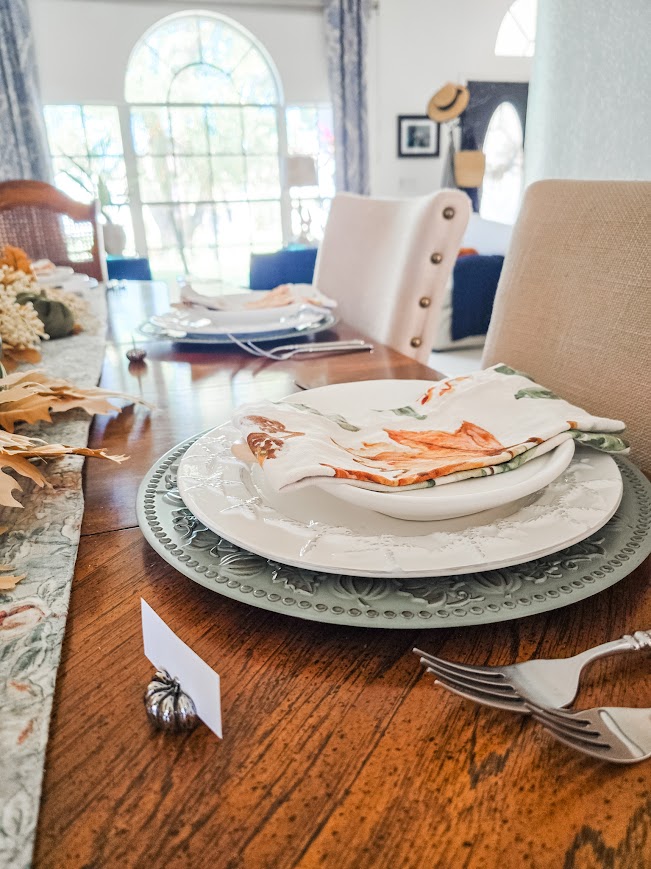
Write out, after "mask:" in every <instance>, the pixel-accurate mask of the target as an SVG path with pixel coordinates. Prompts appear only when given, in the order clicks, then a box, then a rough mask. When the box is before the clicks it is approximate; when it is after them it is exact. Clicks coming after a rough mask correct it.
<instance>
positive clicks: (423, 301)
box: [418, 296, 432, 308]
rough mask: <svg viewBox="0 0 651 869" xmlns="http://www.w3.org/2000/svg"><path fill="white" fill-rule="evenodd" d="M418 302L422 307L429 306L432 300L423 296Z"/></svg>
mask: <svg viewBox="0 0 651 869" xmlns="http://www.w3.org/2000/svg"><path fill="white" fill-rule="evenodd" d="M418 304H419V305H420V306H421V308H429V306H430V305H431V304H432V300H431V299H428V298H427V296H423V298H422V299H421V300H420V301H419V303H418Z"/></svg>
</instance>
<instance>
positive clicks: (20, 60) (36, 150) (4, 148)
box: [0, 0, 64, 181]
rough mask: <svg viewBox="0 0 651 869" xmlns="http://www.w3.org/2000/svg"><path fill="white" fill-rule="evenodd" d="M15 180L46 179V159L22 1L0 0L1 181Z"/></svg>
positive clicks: (35, 76)
mask: <svg viewBox="0 0 651 869" xmlns="http://www.w3.org/2000/svg"><path fill="white" fill-rule="evenodd" d="M62 62H64V61H62ZM18 178H32V179H36V180H40V181H49V180H50V157H49V154H48V149H47V144H46V138H45V126H44V123H43V114H42V111H41V102H40V98H39V92H38V80H37V75H36V60H35V57H34V44H33V42H32V28H31V23H30V20H29V12H28V10H27V0H0V181H9V180H12V179H18Z"/></svg>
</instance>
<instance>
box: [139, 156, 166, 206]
mask: <svg viewBox="0 0 651 869" xmlns="http://www.w3.org/2000/svg"><path fill="white" fill-rule="evenodd" d="M174 178H175V172H174V160H173V158H172V157H141V158H140V159H139V160H138V179H139V181H140V198H141V199H142V201H143V202H172V201H173V199H174V188H173V184H174Z"/></svg>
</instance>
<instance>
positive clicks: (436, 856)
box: [34, 284, 651, 869]
mask: <svg viewBox="0 0 651 869" xmlns="http://www.w3.org/2000/svg"><path fill="white" fill-rule="evenodd" d="M109 302H110V313H111V323H112V327H111V333H110V343H109V346H108V348H107V354H106V365H105V368H104V373H103V376H102V385H105V386H111V387H116V388H117V387H118V386H119V387H120V388H121V389H124V390H125V391H128V392H131V393H134V394H139V395H141V396H142V397H143V398H145V399H146V400H148V401H150V402H152V403H153V404H155V409H154V410H153V411H152V412H151V413H148V412H146V411H145V410H143V408H134V409H128V410H126V411H125V412H124V413H122V414H121V415H120V416H102V417H97V418H96V419H95V421H94V424H93V428H92V433H91V446H93V447H98V446H106V447H108V448H109V449H110V450H111V451H116V452H124V453H127V454H129V455H130V456H131V459H130V461H129V462H126V463H125V464H123V465H121V466H119V467H116V468H113V467H111V468H107V466H106V465H105V464H104V463H101V462H88V463H87V467H86V476H85V486H84V489H85V496H86V510H85V516H84V524H83V528H82V538H81V543H80V548H79V555H78V560H77V565H76V572H75V579H74V582H73V586H72V598H71V606H70V614H69V618H68V625H67V632H66V638H65V641H64V645H63V654H62V662H61V667H60V670H59V674H58V680H57V688H56V696H55V702H54V712H53V717H52V723H51V729H50V740H49V744H48V752H47V763H46V770H45V780H44V789H43V799H42V807H41V813H40V818H39V827H38V834H37V845H36V852H35V858H34V863H35V866H37V867H43V869H44V867H56V869H72V867H80V869H81V867H85V869H91V867H92V869H96V867H193V869H194V867H198V869H203V867H211V869H212V867H215V869H221V867H223V869H236V867H243V869H262V867H265V869H267V867H268V869H289V867H299V866H300V867H336V869H345V867H351V869H352V867H355V869H367V867H368V869H371V867H373V869H375V867H377V869H384V867H386V869H403V867H405V869H412V867H413V869H433V867H444V869H447V867H455V869H456V867H472V869H475V867H477V869H479V867H550V869H551V867H553V869H574V867H577V869H596V867H608V869H611V867H626V869H629V867H631V869H637V867H640V869H643V867H644V869H646V867H649V866H651V762H647V763H641V764H636V765H632V766H629V767H626V766H615V765H608V764H606V763H603V762H599V761H596V760H592V759H590V758H588V757H585V756H583V755H580V754H578V753H575V752H573V751H572V750H570V749H568V748H565V747H564V746H562V745H560V744H559V743H557V742H555V741H553V740H552V739H551V738H550V737H549V735H548V734H547V733H546V732H544V731H543V730H541V729H540V727H538V726H537V725H536V724H534V723H532V722H531V721H529V720H528V719H526V718H524V717H521V716H515V715H512V714H509V713H506V712H504V713H502V712H498V711H494V710H490V709H487V708H480V707H477V706H475V705H473V704H471V703H468V702H466V701H464V700H462V699H460V698H457V697H455V696H452V695H450V694H448V693H446V692H444V691H443V690H442V689H440V688H439V687H438V686H436V685H435V684H434V682H433V679H432V677H431V676H428V675H426V674H425V673H424V672H423V670H422V669H421V667H420V666H419V662H418V659H417V657H416V656H415V655H414V654H413V653H412V651H411V650H412V648H413V647H414V646H419V647H421V648H423V649H426V650H428V651H431V652H434V653H436V654H440V655H442V656H445V657H448V658H451V659H457V660H460V661H465V662H471V663H477V664H505V663H511V662H514V661H516V660H523V659H527V658H529V657H532V656H545V657H556V656H566V655H571V654H574V653H576V652H578V651H580V650H582V649H584V648H587V647H588V646H591V645H595V644H596V643H598V642H601V641H605V640H607V639H612V638H615V637H618V636H620V635H621V634H623V633H627V632H629V631H631V630H634V629H639V628H649V627H651V593H650V591H649V579H650V572H649V563H648V562H647V563H646V564H645V565H642V566H641V567H640V568H638V569H637V571H635V572H634V573H633V574H632V575H631V576H629V577H628V578H627V579H625V580H623V581H622V582H620V583H619V584H617V585H615V586H614V587H612V588H611V589H609V590H608V591H606V592H604V593H602V594H599V595H596V596H595V597H593V598H590V599H587V600H584V601H582V602H580V603H578V604H575V605H573V606H569V607H566V608H564V609H561V610H557V611H555V612H551V613H548V614H545V615H538V616H533V617H530V618H526V619H520V620H515V621H512V622H507V623H503V624H499V625H494V626H489V627H469V628H466V629H461V628H456V629H444V630H441V629H437V630H431V631H427V630H422V629H421V630H413V631H402V630H396V631H390V630H373V629H369V628H352V627H339V626H332V625H321V624H317V623H313V622H307V621H301V620H300V619H297V618H292V617H290V616H284V615H278V614H274V613H270V612H266V611H263V610H260V609H257V608H254V607H250V606H246V605H244V604H242V603H240V602H237V601H233V600H229V599H226V598H223V597H221V596H220V595H218V594H216V593H214V592H211V591H209V590H207V589H205V588H202V587H200V586H198V585H196V584H194V583H193V582H191V581H190V580H189V579H186V578H185V577H183V576H181V575H180V574H178V573H176V572H175V571H174V570H173V568H172V567H170V566H169V565H168V564H167V563H166V562H165V561H163V560H162V559H161V558H160V557H159V556H158V555H156V554H155V553H154V552H153V550H151V549H150V547H149V546H148V545H147V543H146V542H145V540H144V538H143V536H142V534H141V533H140V530H139V529H138V527H137V523H136V515H135V496H136V490H137V488H138V485H139V483H140V480H141V478H142V476H143V475H144V474H145V472H146V471H147V470H148V468H149V467H150V466H151V465H152V464H153V463H154V462H155V461H156V460H157V459H158V458H159V457H160V456H161V455H162V453H164V452H165V451H167V450H168V449H170V448H171V447H173V446H174V445H175V444H176V443H178V442H179V441H181V440H183V439H184V438H187V437H189V436H191V435H193V434H195V433H197V432H198V431H201V430H203V429H206V428H208V427H210V426H213V425H217V424H219V423H220V422H222V421H224V420H226V419H227V418H228V417H229V415H230V414H231V412H232V410H233V408H234V407H235V406H237V405H238V404H240V403H241V402H243V401H248V400H250V399H253V398H256V397H260V396H267V397H270V398H279V397H281V396H283V395H286V394H288V393H290V392H293V391H296V385H295V382H296V381H298V382H300V383H301V384H302V385H304V386H316V385H322V384H324V383H331V382H342V381H346V380H359V379H365V378H366V379H377V378H385V377H388V378H423V377H428V378H435V377H436V376H437V375H436V373H434V372H432V371H431V370H429V369H426V368H424V367H423V366H422V365H418V364H416V363H414V362H412V361H410V360H409V359H407V358H406V357H404V356H401V355H400V354H398V353H395V352H393V351H391V350H389V349H388V348H385V347H381V346H377V345H376V349H375V351H374V352H373V353H372V354H354V355H345V356H338V357H322V358H321V359H320V360H318V359H313V360H309V361H296V362H293V363H291V364H289V363H273V362H266V361H264V360H263V361H260V360H258V359H255V358H252V357H248V356H245V355H244V354H243V353H241V352H240V351H233V350H230V349H221V348H218V349H216V350H215V349H212V350H206V349H201V350H192V352H189V351H181V350H179V349H177V348H175V347H174V346H172V345H170V344H169V343H167V342H160V341H150V342H149V343H148V344H147V345H146V346H147V348H148V359H147V363H146V365H144V366H140V367H138V366H135V367H134V366H133V365H131V366H130V365H129V363H128V362H127V360H126V358H125V351H126V350H127V349H128V345H129V343H130V342H131V333H132V330H133V329H134V327H135V326H136V325H137V323H138V322H139V321H140V320H142V319H144V318H145V316H148V315H149V314H150V313H152V312H153V311H154V310H158V309H163V308H164V307H165V306H166V304H167V302H166V298H165V292H164V290H163V289H162V288H161V287H160V286H156V285H142V286H140V285H136V284H133V285H128V287H127V289H126V290H119V291H112V292H109ZM335 331H336V333H337V334H341V335H346V336H348V335H351V334H355V333H353V332H352V330H349V329H347V328H345V327H337V328H336V330H335ZM323 337H325V338H332V337H333V336H332V334H331V333H330V334H328V335H325V336H323ZM141 597H143V598H145V599H146V600H147V601H148V603H149V604H151V606H153V607H154V609H155V610H156V611H157V612H158V613H159V614H160V615H161V617H162V618H163V619H165V620H166V622H167V623H168V624H169V625H170V627H171V628H172V629H173V630H174V631H176V632H177V634H178V635H179V636H180V637H181V639H182V640H184V641H185V642H187V643H188V644H189V645H190V646H191V647H192V648H193V649H194V650H195V651H196V652H197V653H198V654H199V655H200V656H201V657H202V658H204V660H206V661H207V662H208V663H209V664H210V665H211V666H213V667H214V668H215V669H216V670H217V671H218V672H219V674H220V676H221V684H222V711H223V720H224V739H223V741H220V740H218V739H217V738H216V737H215V736H214V735H213V734H212V733H211V732H209V731H208V729H207V728H206V727H204V726H201V727H199V728H197V729H196V730H195V731H194V732H192V733H190V734H185V735H179V736H169V735H162V734H160V733H158V732H157V731H155V730H153V729H152V728H151V727H150V725H149V724H148V722H147V719H146V717H145V712H144V708H143V704H142V694H143V691H144V688H145V686H146V684H147V682H148V680H149V678H150V677H151V674H152V667H151V665H150V664H149V663H148V661H147V660H146V659H145V658H144V655H143V650H142V636H141V629H140V598H141ZM650 663H651V661H650V659H649V657H648V656H645V655H644V654H637V655H635V654H631V655H624V656H619V657H616V658H611V659H605V660H603V661H601V662H599V663H597V664H596V665H595V666H594V667H593V668H592V669H591V670H590V671H589V673H588V674H587V676H586V678H585V681H584V687H583V689H582V692H581V694H580V705H581V706H584V707H586V706H591V705H595V704H598V703H607V704H608V705H631V706H636V705H637V706H651V682H650V680H649V678H648V673H649V664H650Z"/></svg>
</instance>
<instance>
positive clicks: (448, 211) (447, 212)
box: [443, 205, 454, 220]
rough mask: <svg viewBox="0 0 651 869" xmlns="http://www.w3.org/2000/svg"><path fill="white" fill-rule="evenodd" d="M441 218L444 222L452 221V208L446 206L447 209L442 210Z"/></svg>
mask: <svg viewBox="0 0 651 869" xmlns="http://www.w3.org/2000/svg"><path fill="white" fill-rule="evenodd" d="M443 217H444V218H445V219H446V220H452V218H453V217H454V208H452V206H451V205H448V207H447V208H444V209H443Z"/></svg>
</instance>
